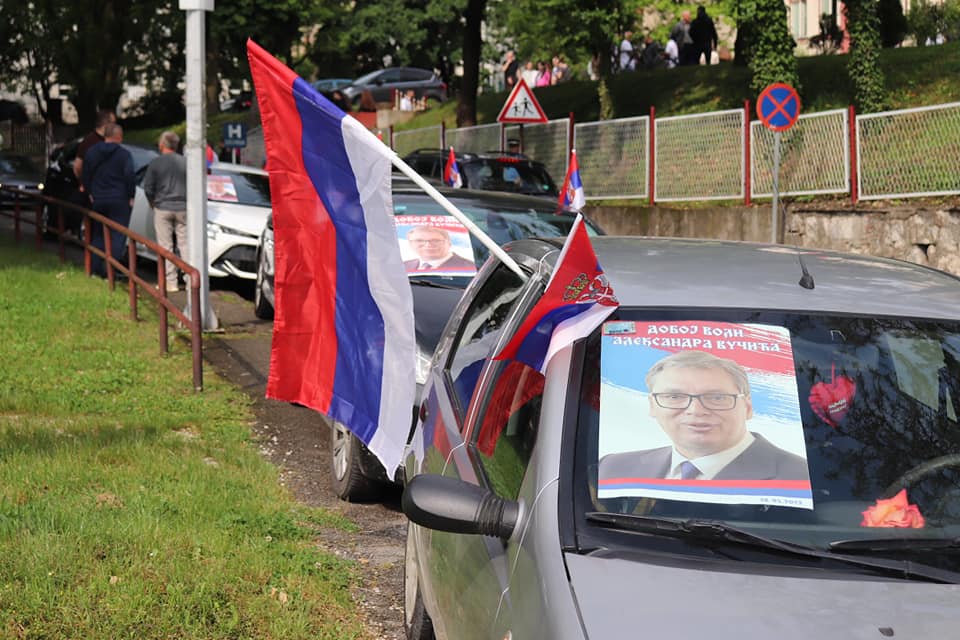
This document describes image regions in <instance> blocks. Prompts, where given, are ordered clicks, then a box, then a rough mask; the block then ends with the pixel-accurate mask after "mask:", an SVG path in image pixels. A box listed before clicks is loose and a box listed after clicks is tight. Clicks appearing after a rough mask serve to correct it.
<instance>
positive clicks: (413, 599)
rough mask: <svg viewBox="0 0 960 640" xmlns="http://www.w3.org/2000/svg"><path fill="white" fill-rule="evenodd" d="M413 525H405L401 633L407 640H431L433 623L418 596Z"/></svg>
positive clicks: (418, 580)
mask: <svg viewBox="0 0 960 640" xmlns="http://www.w3.org/2000/svg"><path fill="white" fill-rule="evenodd" d="M412 529H413V523H411V522H408V523H407V547H406V552H405V553H404V558H403V633H404V637H406V639H407V640H433V639H434V634H433V621H432V620H431V619H430V614H428V613H427V609H426V607H424V606H423V597H422V596H421V594H420V577H419V576H420V574H419V572H418V571H417V550H416V547H415V546H414V544H413V536H412V535H411V533H412Z"/></svg>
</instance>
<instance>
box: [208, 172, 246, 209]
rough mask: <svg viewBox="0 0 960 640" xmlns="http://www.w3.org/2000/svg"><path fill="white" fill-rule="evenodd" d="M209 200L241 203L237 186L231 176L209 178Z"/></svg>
mask: <svg viewBox="0 0 960 640" xmlns="http://www.w3.org/2000/svg"><path fill="white" fill-rule="evenodd" d="M207 199H208V200H216V201H217V202H239V199H238V198H237V185H235V184H234V183H233V178H232V177H230V176H217V175H213V174H210V175H208V176H207Z"/></svg>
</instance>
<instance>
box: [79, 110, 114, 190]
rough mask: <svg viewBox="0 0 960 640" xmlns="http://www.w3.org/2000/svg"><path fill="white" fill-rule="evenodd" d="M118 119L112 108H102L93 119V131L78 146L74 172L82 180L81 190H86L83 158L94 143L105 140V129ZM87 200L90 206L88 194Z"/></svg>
mask: <svg viewBox="0 0 960 640" xmlns="http://www.w3.org/2000/svg"><path fill="white" fill-rule="evenodd" d="M116 121H117V116H116V114H114V113H113V111H111V110H110V109H100V111H98V112H97V117H96V119H95V120H94V121H93V131H91V132H90V133H88V134H87V135H86V136H84V138H83V140H81V141H80V145H79V146H78V147H77V157H76V158H75V159H74V161H73V173H74V175H75V176H77V181H80V182H81V184H80V191H81V192H83V191H84V187H83V183H82V181H81V180H80V178H81V176H83V159H84V158H85V157H86V155H87V151H89V150H90V149H91V148H92V147H93V145H95V144H97V143H100V142H103V130H104V128H105V127H106V126H107V125H108V124H110V123H115V122H116ZM84 198H85V202H84V203H83V205H84V206H89V204H90V199H89V197H87V196H84Z"/></svg>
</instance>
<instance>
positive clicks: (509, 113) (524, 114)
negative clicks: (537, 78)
mask: <svg viewBox="0 0 960 640" xmlns="http://www.w3.org/2000/svg"><path fill="white" fill-rule="evenodd" d="M546 121H547V114H545V113H544V112H543V109H542V108H541V107H540V103H539V102H537V99H536V97H534V95H533V91H531V90H530V87H528V86H527V83H526V82H524V81H523V78H519V79H518V80H517V84H516V86H515V87H513V91H511V92H510V96H509V97H508V98H507V101H506V102H504V103H503V109H501V110H500V115H498V116H497V122H519V123H526V122H546Z"/></svg>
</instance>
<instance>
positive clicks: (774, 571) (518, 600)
mask: <svg viewBox="0 0 960 640" xmlns="http://www.w3.org/2000/svg"><path fill="white" fill-rule="evenodd" d="M593 245H594V248H595V250H596V254H597V258H598V261H599V264H600V265H601V266H602V267H603V269H604V272H605V276H606V278H607V280H608V281H609V284H610V286H612V288H613V292H614V294H615V295H616V297H617V298H618V299H619V303H620V306H619V308H618V309H616V310H615V311H614V313H613V315H611V316H609V317H608V318H607V320H606V321H605V322H603V323H602V325H601V326H599V327H598V328H597V329H596V330H595V331H594V332H593V333H592V334H591V335H590V336H589V337H587V338H584V339H581V340H577V341H574V342H573V343H572V344H570V345H568V346H566V347H565V348H564V349H562V350H560V351H559V352H558V353H557V354H556V355H555V356H554V358H553V359H552V361H551V362H550V363H549V365H548V367H547V369H546V374H545V376H543V375H541V374H540V373H539V372H537V371H534V370H532V369H530V368H528V367H526V366H524V365H522V364H520V363H518V362H503V361H497V360H493V359H492V357H493V356H494V354H496V353H498V351H499V350H500V349H501V348H502V347H503V346H504V345H505V344H506V343H507V342H508V341H509V340H510V339H511V338H512V337H513V336H514V334H515V333H516V331H517V329H518V327H520V326H521V324H522V323H523V321H524V319H525V318H526V317H527V316H528V314H529V313H530V311H531V309H532V308H533V306H534V305H535V304H536V302H537V301H538V300H539V298H540V296H541V295H542V291H543V286H544V285H543V283H544V282H545V281H546V280H547V279H548V278H549V277H550V274H551V273H552V272H553V271H554V269H555V266H556V262H557V257H558V254H559V251H560V247H561V243H560V241H545V240H523V241H518V242H514V243H511V244H510V245H508V246H507V247H506V249H507V251H508V252H509V253H510V255H511V256H513V258H514V259H515V260H517V261H518V262H519V264H520V265H521V266H522V267H524V268H525V269H526V270H527V271H529V272H530V273H531V274H538V275H539V277H534V278H531V279H529V280H527V281H523V280H521V279H520V278H518V277H517V276H516V275H514V274H513V273H512V272H511V271H509V270H508V269H506V268H505V267H504V266H503V265H500V264H497V263H496V262H493V261H491V262H488V263H487V264H486V265H485V266H484V267H483V269H482V270H481V272H480V273H479V274H478V276H477V278H476V279H475V281H474V283H473V284H472V285H471V287H470V288H469V289H468V290H467V292H466V293H465V295H464V297H463V298H462V299H461V300H460V301H459V303H458V305H457V308H456V309H455V311H454V312H453V317H452V319H451V321H450V323H449V324H448V325H447V327H446V329H445V330H444V333H443V335H442V336H441V338H440V340H439V343H438V346H437V350H436V353H435V354H434V357H433V359H432V362H431V366H430V368H429V370H428V372H427V381H426V383H425V386H424V388H423V392H422V406H421V408H420V411H419V416H420V419H419V420H418V423H417V425H416V429H415V432H414V435H413V438H412V444H411V446H410V449H409V451H408V455H407V457H406V461H405V462H406V478H407V482H408V484H407V486H406V489H405V492H404V496H403V510H404V512H405V513H406V514H407V515H408V517H409V518H410V520H411V523H410V525H409V528H408V532H407V546H406V559H405V579H404V608H405V627H406V637H407V638H428V637H433V631H434V630H435V631H436V636H437V637H440V638H454V637H455V638H464V639H468V640H469V639H474V638H476V639H479V638H509V637H513V638H538V639H541V638H542V639H548V638H549V639H551V640H553V639H573V638H576V639H585V638H629V637H635V636H637V635H638V634H639V635H643V636H644V637H647V636H649V637H651V638H663V637H683V638H723V639H730V640H733V639H736V640H766V639H768V638H770V637H771V630H773V629H776V630H778V631H777V632H776V634H774V635H777V634H778V635H780V636H783V637H787V638H791V639H799V638H818V639H821V640H841V639H846V638H851V637H856V636H858V635H863V636H864V637H868V636H870V635H871V633H872V634H873V635H879V636H894V635H895V636H896V637H897V638H900V637H910V638H924V637H938V636H949V635H952V633H954V631H953V630H955V629H957V628H958V627H960V609H958V608H957V606H956V605H957V602H958V594H960V590H958V587H957V586H956V585H957V584H958V583H960V555H958V554H957V553H956V548H957V543H956V541H957V536H958V534H960V472H958V467H960V435H958V434H960V282H958V280H957V278H956V277H955V276H952V275H949V274H946V273H942V272H937V271H934V270H932V269H929V268H926V267H921V266H918V265H914V264H909V263H905V262H898V261H894V260H888V259H881V258H870V257H865V256H858V255H848V254H842V253H835V252H830V251H817V250H799V249H793V248H790V247H785V246H778V245H760V244H746V243H743V244H737V243H730V242H718V241H695V240H668V239H655V238H622V237H620V238H618V237H602V238H595V239H594V240H593ZM681 352H682V354H690V353H692V354H693V357H695V358H706V356H705V355H704V354H703V353H701V352H706V353H707V354H708V355H710V358H716V357H717V356H720V355H722V359H723V360H725V361H726V362H725V364H722V366H721V365H719V364H717V363H716V361H715V360H711V359H709V358H708V359H706V360H699V361H698V362H699V364H697V365H695V366H694V365H688V366H686V367H684V366H683V365H681V364H673V365H671V366H673V368H663V369H660V370H659V371H657V369H656V366H655V365H657V364H659V363H660V362H662V361H663V359H665V358H666V357H674V356H675V355H677V354H679V353H681ZM671 354H673V355H671ZM682 354H681V355H682ZM682 357H684V358H686V355H682ZM718 359H719V358H718ZM734 361H735V362H734ZM671 362H672V363H679V362H680V360H678V359H676V358H674V360H672V361H671ZM688 362H689V360H688ZM708 362H709V364H708ZM730 363H734V364H732V365H731V364H730ZM664 366H665V367H666V365H664ZM718 367H719V368H718ZM668 373H669V375H668ZM707 374H712V375H714V376H716V377H715V378H714V379H713V380H712V381H711V382H709V383H704V382H703V379H704V376H705V375H707ZM741 376H742V377H741ZM661 377H662V381H661ZM661 382H662V384H661ZM684 407H685V408H684ZM738 421H739V423H738ZM744 422H746V424H748V425H750V426H749V435H750V437H749V438H745V439H744V440H741V443H746V448H743V445H742V444H740V443H738V444H737V445H735V448H734V449H733V450H732V451H731V452H730V453H729V455H727V454H724V453H723V452H720V453H716V454H708V453H706V452H705V451H699V452H694V453H687V454H686V456H688V457H687V458H684V457H683V456H680V457H677V456H678V454H676V453H674V454H673V457H671V453H670V452H671V451H674V452H675V451H676V449H677V448H679V449H682V450H687V449H691V448H697V449H700V450H703V449H706V448H707V445H710V446H712V447H714V448H716V447H715V445H721V444H722V445H723V446H725V443H722V442H721V440H723V439H722V438H721V437H720V436H722V435H724V434H728V433H730V432H731V430H732V427H731V425H733V424H739V425H740V426H739V427H738V428H739V429H743V431H742V432H740V433H746V428H745V427H743V423H744ZM761 434H762V435H761ZM761 440H762V442H765V443H766V444H765V445H763V449H764V450H765V451H769V450H770V447H776V448H780V449H783V450H789V451H791V452H792V453H791V454H790V456H791V458H790V459H791V460H796V459H799V460H801V461H802V467H801V468H803V467H805V471H806V473H805V474H801V475H803V476H804V477H802V478H800V479H789V480H788V479H784V477H783V475H781V472H782V471H783V470H784V468H785V467H784V466H781V465H780V463H779V462H776V463H775V462H772V461H768V462H761V458H760V457H759V456H754V462H753V463H751V464H750V465H747V464H745V463H741V461H742V460H743V459H745V458H746V457H748V456H749V455H752V454H755V453H756V452H758V451H760V445H759V444H758V443H761ZM671 441H673V442H674V443H678V442H679V443H681V444H674V445H673V446H671ZM652 443H656V444H652ZM771 443H774V444H772V445H771ZM761 444H762V443H761ZM661 445H665V446H664V447H661ZM648 446H654V447H660V448H658V449H646V447H648ZM661 451H665V454H664V455H661V454H660V452H661ZM654 452H657V453H656V455H654ZM695 456H701V457H695ZM654 457H658V458H662V461H663V466H662V467H660V468H659V470H658V471H652V470H645V469H644V467H643V466H642V463H644V462H646V461H651V460H652V459H653V458H654ZM690 457H694V460H695V461H696V462H698V463H699V464H701V465H702V469H698V468H697V467H696V466H694V465H691V466H692V467H693V469H694V472H693V473H691V474H689V475H681V474H686V472H687V469H686V468H685V467H684V465H685V464H690V460H689V458H690ZM781 457H782V456H777V457H774V456H767V457H766V458H763V459H766V460H778V461H779V460H780V458H781ZM625 461H626V462H629V464H626V465H624V464H620V463H622V462H625ZM612 463H616V464H615V465H614V464H612ZM735 465H737V466H736V472H730V473H727V470H728V469H730V468H733V467H734V466H735ZM614 466H616V469H613V468H612V467H614ZM674 469H676V470H675V471H674ZM878 629H879V631H878Z"/></svg>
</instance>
